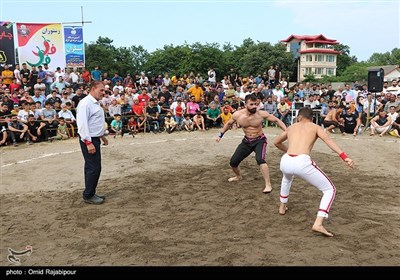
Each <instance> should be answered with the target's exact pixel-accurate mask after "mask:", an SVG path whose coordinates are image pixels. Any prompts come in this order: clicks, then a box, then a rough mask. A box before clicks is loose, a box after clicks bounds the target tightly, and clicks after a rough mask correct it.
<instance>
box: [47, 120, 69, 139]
mask: <svg viewBox="0 0 400 280" xmlns="http://www.w3.org/2000/svg"><path fill="white" fill-rule="evenodd" d="M58 121H59V124H58V127H57V135H56V136H52V137H49V139H50V141H53V140H67V139H68V138H70V135H69V130H68V127H67V124H66V122H65V120H64V118H63V117H61V118H59V119H58Z"/></svg>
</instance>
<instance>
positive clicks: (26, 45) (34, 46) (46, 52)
mask: <svg viewBox="0 0 400 280" xmlns="http://www.w3.org/2000/svg"><path fill="white" fill-rule="evenodd" d="M62 31H63V30H62V26H61V23H17V33H18V35H17V38H18V58H19V63H20V64H22V63H24V62H25V63H26V64H27V65H29V66H30V67H32V66H36V67H37V66H39V65H43V64H45V63H47V64H48V65H49V68H50V69H52V70H54V69H56V68H57V67H60V68H61V69H64V68H65V54H64V40H63V32H62Z"/></svg>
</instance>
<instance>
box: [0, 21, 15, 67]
mask: <svg viewBox="0 0 400 280" xmlns="http://www.w3.org/2000/svg"><path fill="white" fill-rule="evenodd" d="M6 64H7V65H8V66H10V67H13V66H14V64H15V51H14V31H13V25H12V24H3V22H1V24H0V66H1V67H4V65H6Z"/></svg>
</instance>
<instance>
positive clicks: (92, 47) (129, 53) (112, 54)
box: [85, 36, 148, 76]
mask: <svg viewBox="0 0 400 280" xmlns="http://www.w3.org/2000/svg"><path fill="white" fill-rule="evenodd" d="M112 43H113V40H111V39H110V38H107V37H104V38H103V37H101V36H100V37H99V38H98V39H97V41H96V42H95V43H90V44H86V46H85V53H86V68H87V69H89V71H90V70H92V69H94V67H95V66H99V67H100V69H101V71H102V72H109V73H110V74H111V76H112V74H113V73H116V72H118V73H119V74H120V76H125V75H126V74H127V73H130V72H132V71H133V72H135V73H136V72H137V71H138V70H139V69H141V68H142V66H143V65H144V64H145V63H146V60H147V56H148V52H147V51H146V50H145V49H144V48H143V47H142V46H131V47H130V48H127V47H119V48H116V47H115V46H113V44H112Z"/></svg>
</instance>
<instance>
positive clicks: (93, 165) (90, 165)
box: [79, 137, 101, 199]
mask: <svg viewBox="0 0 400 280" xmlns="http://www.w3.org/2000/svg"><path fill="white" fill-rule="evenodd" d="M79 143H80V145H81V150H82V154H83V158H84V159H85V168H84V172H85V190H84V191H83V198H84V199H89V198H91V197H92V196H94V195H95V194H96V187H97V183H98V182H99V178H100V173H101V152H100V137H92V143H93V145H94V147H95V148H96V152H95V153H94V154H89V153H88V149H87V146H86V144H85V143H84V142H82V141H81V140H79Z"/></svg>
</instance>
